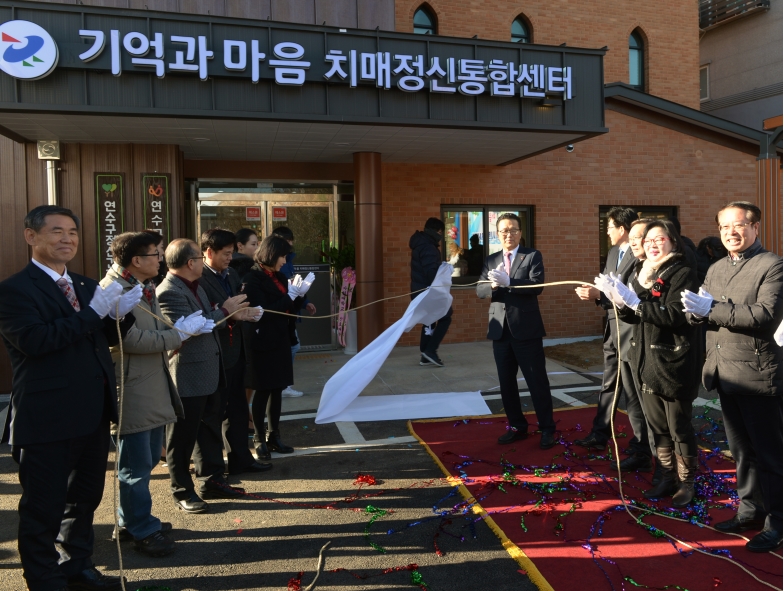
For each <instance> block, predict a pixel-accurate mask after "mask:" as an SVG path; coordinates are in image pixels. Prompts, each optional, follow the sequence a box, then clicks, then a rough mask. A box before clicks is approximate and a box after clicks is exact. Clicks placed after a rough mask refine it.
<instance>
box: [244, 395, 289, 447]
mask: <svg viewBox="0 0 784 591" xmlns="http://www.w3.org/2000/svg"><path fill="white" fill-rule="evenodd" d="M281 392H283V390H282V389H280V388H277V389H275V390H256V393H255V394H254V395H253V402H252V403H251V406H250V412H251V414H252V415H253V428H254V429H255V430H256V436H255V438H254V441H256V442H257V443H258V442H261V441H264V440H265V437H264V417H265V416H266V417H267V431H277V430H278V427H279V426H280V412H281V409H282V407H283V397H282V396H281Z"/></svg>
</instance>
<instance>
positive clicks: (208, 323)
mask: <svg viewBox="0 0 784 591" xmlns="http://www.w3.org/2000/svg"><path fill="white" fill-rule="evenodd" d="M214 328H215V321H214V320H213V319H212V318H207V319H205V320H204V324H203V325H202V326H201V328H200V329H199V331H198V332H197V333H196V334H210V333H211V332H212V330H213V329H214Z"/></svg>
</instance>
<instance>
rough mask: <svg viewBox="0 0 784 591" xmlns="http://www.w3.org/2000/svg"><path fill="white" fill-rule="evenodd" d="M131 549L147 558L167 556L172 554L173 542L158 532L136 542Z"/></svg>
mask: <svg viewBox="0 0 784 591" xmlns="http://www.w3.org/2000/svg"><path fill="white" fill-rule="evenodd" d="M133 547H134V548H135V549H136V550H137V551H139V552H141V553H142V554H146V555H147V556H154V557H160V556H168V555H169V554H171V553H172V552H174V540H172V539H171V538H170V537H168V536H166V535H164V534H162V533H161V532H160V531H156V532H153V533H151V534H150V535H149V536H147V537H146V538H143V539H141V540H136V541H135V542H134V543H133Z"/></svg>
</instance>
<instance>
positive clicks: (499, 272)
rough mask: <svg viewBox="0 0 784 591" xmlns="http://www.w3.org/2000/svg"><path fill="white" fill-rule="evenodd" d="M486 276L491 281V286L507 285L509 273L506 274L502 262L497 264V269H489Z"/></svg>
mask: <svg viewBox="0 0 784 591" xmlns="http://www.w3.org/2000/svg"><path fill="white" fill-rule="evenodd" d="M487 278H488V279H489V280H490V281H491V286H492V287H509V282H510V280H509V275H507V273H506V270H505V269H504V264H503V263H501V264H500V265H498V268H497V269H493V270H492V271H490V272H489V273H488V274H487Z"/></svg>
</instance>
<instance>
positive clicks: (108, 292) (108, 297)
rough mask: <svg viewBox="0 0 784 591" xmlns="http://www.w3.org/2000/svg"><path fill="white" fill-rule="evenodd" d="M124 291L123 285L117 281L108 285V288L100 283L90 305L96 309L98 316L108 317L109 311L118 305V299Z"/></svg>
mask: <svg viewBox="0 0 784 591" xmlns="http://www.w3.org/2000/svg"><path fill="white" fill-rule="evenodd" d="M122 291H123V288H122V285H120V284H119V283H117V282H116V281H113V282H111V283H110V284H109V285H107V286H106V289H104V288H102V287H101V286H100V285H99V286H97V287H96V288H95V293H94V294H93V299H91V300H90V304H89V306H90V307H91V308H92V309H93V310H95V313H96V314H98V316H100V317H101V318H106V316H108V314H109V312H111V311H112V310H114V308H115V306H116V305H117V300H119V299H120V296H121V295H122Z"/></svg>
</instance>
